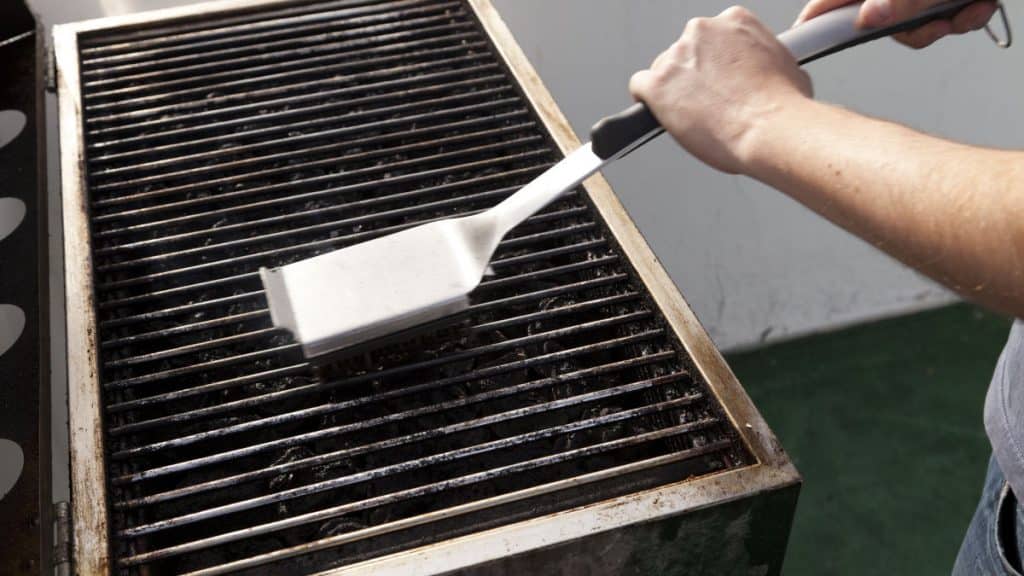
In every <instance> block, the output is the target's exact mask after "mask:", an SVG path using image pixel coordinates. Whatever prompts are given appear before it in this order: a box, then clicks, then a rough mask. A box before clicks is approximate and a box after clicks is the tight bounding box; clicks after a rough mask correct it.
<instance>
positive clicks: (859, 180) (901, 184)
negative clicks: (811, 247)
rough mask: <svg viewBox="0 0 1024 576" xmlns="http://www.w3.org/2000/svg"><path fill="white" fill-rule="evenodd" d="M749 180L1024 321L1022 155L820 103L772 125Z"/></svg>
mask: <svg viewBox="0 0 1024 576" xmlns="http://www.w3.org/2000/svg"><path fill="white" fill-rule="evenodd" d="M763 120H764V121H763V122H761V123H759V124H758V125H757V127H756V128H755V129H754V130H753V132H752V135H751V137H750V141H749V142H748V145H749V147H748V150H749V155H748V156H747V157H746V160H747V165H746V168H747V173H748V174H749V175H751V176H753V177H755V178H757V179H758V180H761V181H763V182H765V183H766V184H768V185H770V186H772V187H774V188H776V189H778V190H781V191H783V192H785V193H786V194H788V195H789V196H791V197H793V198H795V199H796V200H798V201H799V202H801V203H803V204H804V205H806V206H807V207H809V208H811V209H812V210H814V211H815V212H817V213H819V214H821V215H822V216H824V217H826V218H828V219H829V220H831V221H832V222H834V223H836V224H838V225H840V226H842V227H843V228H846V229H847V230H849V231H850V232H852V233H854V234H856V235H858V236H860V237H862V238H864V239H866V240H868V241H870V242H872V243H873V244H874V245H875V246H877V247H878V248H880V249H882V250H885V251H886V252H888V253H890V254H892V255H893V256H895V257H897V258H899V259H900V260H902V261H903V262H905V263H906V264H908V265H910V266H912V267H914V268H916V269H918V270H920V271H922V272H924V273H925V274H927V275H929V276H931V277H932V278H934V279H935V280H938V281H939V282H941V283H943V284H945V285H947V286H949V287H951V288H953V289H954V290H956V291H957V292H959V293H961V294H962V295H964V296H966V297H968V298H971V299H973V300H976V301H978V302H980V303H982V304H985V305H988V306H990V307H992V308H995V309H997V310H1000V311H1002V312H1006V313H1009V314H1012V315H1015V316H1018V317H1024V152H1018V151H1001V150H991V149H982V148H975V147H970V146H964V145H961V144H956V143H952V142H948V141H945V140H941V139H938V138H934V137H931V136H927V135H924V134H920V133H918V132H915V131H913V130H910V129H908V128H905V127H902V126H899V125H896V124H892V123H889V122H883V121H879V120H875V119H871V118H866V117H864V116H860V115H857V114H855V113H853V112H850V111H847V110H843V109H841V108H837V107H833V106H829V105H826V104H822V103H819V102H815V101H813V100H809V99H808V100H806V101H804V102H802V103H801V104H796V105H792V106H790V107H787V108H785V109H783V110H780V111H779V113H777V114H775V115H773V116H771V117H768V118H764V119H763Z"/></svg>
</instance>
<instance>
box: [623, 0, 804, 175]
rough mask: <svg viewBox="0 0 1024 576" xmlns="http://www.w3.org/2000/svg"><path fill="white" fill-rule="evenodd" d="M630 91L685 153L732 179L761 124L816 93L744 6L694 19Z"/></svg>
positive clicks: (637, 77)
mask: <svg viewBox="0 0 1024 576" xmlns="http://www.w3.org/2000/svg"><path fill="white" fill-rule="evenodd" d="M629 89H630V92H632V94H633V97H634V98H636V99H637V100H640V101H642V102H644V103H646V104H647V107H648V108H650V110H651V112H652V113H653V114H654V116H655V117H656V118H657V119H658V121H659V122H660V123H661V125H662V126H664V127H665V129H666V130H667V131H668V132H669V133H670V134H672V136H673V137H674V138H675V139H676V141H678V142H679V144H680V145H681V146H682V147H683V148H685V149H686V150H687V151H689V152H690V153H691V154H693V155H694V156H696V157H697V158H699V159H700V160H702V161H704V162H705V163H707V164H709V165H711V166H712V167H714V168H717V169H719V170H722V171H724V172H729V173H734V174H735V173H740V172H743V171H744V170H745V168H746V164H747V160H748V156H747V152H748V150H747V149H746V148H748V146H747V144H748V142H749V140H750V139H749V138H748V136H750V135H751V134H752V132H753V131H754V130H755V129H756V127H757V124H758V123H759V122H760V121H761V120H763V119H764V118H766V117H768V116H770V115H772V114H774V113H775V112H777V111H779V110H781V109H782V108H784V107H786V106H790V105H793V104H795V103H796V102H798V101H800V100H809V99H810V96H811V92H812V90H811V81H810V77H809V76H807V74H806V73H805V72H804V71H803V70H802V69H801V68H800V67H799V65H798V64H797V63H796V61H795V60H794V59H793V56H792V55H791V54H790V53H789V50H787V49H786V47H785V46H783V45H782V44H781V43H780V42H779V41H778V40H777V39H776V38H775V35H774V34H772V32H771V31H769V30H768V29H767V28H766V27H765V26H764V25H763V24H762V23H761V22H760V21H759V20H758V19H757V17H756V16H754V15H753V14H752V13H750V12H749V11H748V10H746V9H744V8H739V7H733V8H730V9H728V10H726V11H725V12H722V13H721V14H720V15H719V16H717V17H715V18H695V19H693V20H690V21H689V22H688V23H687V24H686V28H685V30H684V31H683V35H682V36H681V37H680V38H679V39H678V40H676V42H675V43H674V44H672V45H671V46H670V47H669V48H668V49H667V50H665V51H664V52H663V53H662V54H661V55H659V56H658V57H657V58H656V59H655V60H654V64H653V65H651V68H650V69H649V70H642V71H640V72H637V73H636V74H634V75H633V77H632V79H631V80H630V82H629Z"/></svg>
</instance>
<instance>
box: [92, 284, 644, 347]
mask: <svg viewBox="0 0 1024 576" xmlns="http://www.w3.org/2000/svg"><path fill="white" fill-rule="evenodd" d="M627 278H628V277H627V276H626V275H622V274H620V275H614V276H609V277H604V278H598V279H597V280H589V281H585V282H579V283H573V284H568V285H564V286H557V287H555V288H549V289H547V290H539V291H535V292H528V293H525V294H521V295H519V296H512V297H508V298H502V299H498V300H492V301H488V302H482V303H479V304H476V305H475V306H474V308H473V310H474V311H476V312H482V311H484V310H493V308H500V307H504V306H512V305H519V304H522V303H524V302H528V301H534V300H540V299H542V298H547V297H551V296H557V295H561V294H566V293H569V292H577V291H583V290H587V289H590V288H595V287H602V286H608V285H610V284H615V283H618V282H622V281H624V280H626V279H627ZM262 294H263V292H262V291H255V292H251V293H250V294H248V296H250V297H256V296H261V295H262ZM231 301H238V297H233V296H232V300H231ZM188 310H189V311H191V310H195V308H188ZM183 312H187V311H176V312H175V313H174V314H182V313H183ZM169 314H170V313H167V314H164V315H163V316H168V315H169ZM266 314H267V308H266V306H261V307H258V308H255V310H253V311H251V312H246V313H242V314H232V315H229V316H224V317H220V318H214V319H210V320H205V321H201V322H194V323H189V324H179V325H177V326H174V327H172V328H166V329H161V330H154V331H151V332H142V333H140V334H132V335H130V336H121V337H117V338H111V339H106V340H103V341H102V342H100V345H101V346H102V347H103V348H112V347H117V346H123V345H130V344H133V343H137V342H142V341H146V340H153V339H159V338H162V337H164V336H175V335H181V334H187V333H190V332H199V331H202V330H207V329H210V328H219V327H222V326H227V325H230V324H237V323H241V322H246V321H251V320H256V319H260V318H264V317H265V316H266ZM143 316H144V318H141V317H139V318H119V319H117V320H119V321H121V322H119V323H118V324H114V323H109V324H108V326H124V325H126V324H128V323H129V321H131V322H146V321H152V320H154V319H155V318H158V317H153V316H145V315H143Z"/></svg>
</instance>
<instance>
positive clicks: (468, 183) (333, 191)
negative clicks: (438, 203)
mask: <svg viewBox="0 0 1024 576" xmlns="http://www.w3.org/2000/svg"><path fill="white" fill-rule="evenodd" d="M514 158H518V156H517V157H514ZM506 160H508V158H494V159H491V160H485V161H478V162H470V163H469V164H463V165H462V166H461V167H462V168H465V169H467V170H468V169H471V168H480V167H483V168H485V169H487V168H491V167H495V166H500V165H501V164H503V163H505V161H506ZM550 166H551V164H550V163H544V164H539V165H534V166H528V167H525V168H516V169H511V170H503V171H501V172H498V173H497V174H491V175H488V176H476V177H469V178H465V179H461V180H455V181H453V182H448V183H445V184H441V185H436V186H426V187H421V188H417V189H415V190H404V191H402V192H398V193H393V194H384V195H380V196H374V197H371V198H365V199H353V200H352V201H351V202H348V203H346V204H347V205H349V206H354V207H356V208H363V207H366V206H371V205H374V204H377V203H383V202H390V201H395V200H403V201H414V200H417V199H420V198H424V197H429V196H432V195H435V194H441V193H446V192H455V191H459V190H462V189H465V188H470V187H474V188H478V187H481V186H484V185H488V184H491V183H493V182H495V181H501V180H505V179H508V180H517V179H520V178H524V177H527V176H530V175H534V174H538V173H540V172H542V171H544V170H545V169H547V168H548V167H550ZM436 176H437V173H436V172H435V173H431V174H428V175H425V176H423V178H424V179H429V178H431V177H436ZM410 180H416V178H409V177H408V175H403V176H393V177H390V178H383V179H381V180H378V185H379V186H378V191H379V189H386V188H388V187H391V186H394V185H396V184H404V183H406V182H408V181H410ZM371 190H372V185H370V184H367V183H359V184H350V185H348V186H343V187H335V188H328V189H326V190H318V191H315V192H305V193H298V194H295V195H293V196H289V197H285V198H272V199H269V200H259V201H256V202H250V203H248V204H242V205H235V206H230V207H228V208H211V209H208V210H204V211H200V212H197V213H192V214H187V215H183V216H177V217H172V218H166V219H164V220H156V221H150V222H144V223H140V224H133V225H128V226H124V227H122V228H111V229H108V230H106V231H98V232H97V233H96V235H97V236H98V237H101V238H105V237H108V236H116V235H121V234H128V233H132V232H143V231H146V230H151V229H153V228H160V227H170V226H180V225H182V224H187V223H190V222H195V221H196V220H203V219H211V218H218V219H219V218H224V217H225V216H230V215H234V214H238V213H243V212H253V211H256V210H261V209H267V208H279V207H284V206H288V205H289V204H299V203H302V202H309V201H314V200H325V199H327V198H331V197H333V196H337V195H338V194H346V193H351V194H356V193H358V192H366V191H371ZM227 194H231V193H230V192H229V193H225V194H222V195H221V196H225V195H227ZM235 197H242V198H244V197H245V195H244V194H237V195H235V196H232V198H235ZM189 202H192V201H189ZM176 204H178V205H179V206H180V204H181V203H180V202H179V203H176ZM215 230H216V229H214V231H215Z"/></svg>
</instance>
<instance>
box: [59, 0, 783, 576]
mask: <svg viewBox="0 0 1024 576" xmlns="http://www.w3.org/2000/svg"><path fill="white" fill-rule="evenodd" d="M467 2H468V4H469V6H470V7H471V9H472V12H473V15H474V16H475V17H476V19H477V20H478V22H479V23H480V24H481V26H482V28H483V30H484V31H485V32H486V35H487V36H488V38H489V40H490V42H491V43H492V45H493V47H494V49H495V51H496V52H497V54H498V55H499V56H500V58H501V60H502V61H503V63H504V65H505V66H506V67H507V69H508V71H509V72H510V73H511V74H512V76H513V77H514V78H515V80H516V82H517V83H518V84H519V87H520V89H521V90H522V93H523V95H524V96H525V98H526V100H527V101H528V103H529V105H530V106H531V107H532V108H533V110H534V112H535V113H536V115H537V117H538V118H539V119H540V121H541V123H542V125H543V127H544V129H546V130H547V131H548V133H549V134H550V135H551V137H552V139H553V141H554V143H555V144H556V145H557V146H558V148H559V149H560V150H561V151H562V152H563V153H566V154H567V153H568V152H570V151H572V150H574V149H575V148H576V147H578V146H579V144H580V143H579V140H578V139H577V137H576V135H575V134H574V133H573V131H572V129H571V128H570V126H569V124H568V122H567V120H566V119H565V117H564V116H563V115H562V113H561V112H560V110H559V109H558V107H557V105H556V104H555V102H554V99H553V98H552V96H551V94H550V93H549V92H548V91H547V89H546V88H545V87H544V85H543V83H542V82H541V80H540V78H539V76H538V75H537V73H536V71H535V70H534V69H533V67H532V66H531V65H530V63H529V62H528V61H527V59H526V57H525V55H524V54H523V52H522V51H521V49H520V48H519V46H518V44H517V43H516V41H515V40H514V38H513V36H512V34H511V32H510V31H509V30H508V28H507V27H506V25H505V24H504V22H503V21H502V19H501V17H500V15H499V14H498V12H497V10H496V9H495V8H494V6H493V5H492V4H491V2H490V0H467ZM289 3H291V0H218V1H214V2H207V3H201V4H194V5H191V6H186V7H181V8H172V9H167V10H159V11H154V12H148V13H142V14H137V15H129V16H122V17H112V18H103V19H97V20H90V21H86V22H80V23H75V24H66V25H60V26H55V27H54V31H53V39H54V52H55V56H56V65H57V89H58V106H59V108H58V109H59V120H60V149H61V170H62V183H61V188H62V195H63V199H62V203H63V219H64V220H63V224H64V250H65V254H64V256H65V264H64V265H65V277H66V287H67V288H66V291H65V294H66V295H65V298H66V307H67V356H68V382H69V392H68V394H69V400H68V401H69V407H70V414H69V426H70V430H71V485H72V518H73V530H74V551H73V557H74V561H75V566H76V570H77V571H78V572H79V573H82V574H106V573H110V571H111V561H110V548H109V543H110V542H109V536H108V530H109V518H108V510H107V506H108V501H109V500H108V497H107V493H106V486H107V478H106V476H105V469H104V460H105V457H106V456H105V455H106V451H105V449H104V445H103V432H102V431H103V415H102V406H101V395H100V392H101V387H100V380H99V373H100V372H99V357H100V356H99V345H98V342H97V335H96V328H95V327H96V308H95V307H96V303H95V301H94V294H95V292H94V287H93V264H92V246H91V240H90V232H89V203H88V198H87V194H88V188H87V186H86V182H85V169H84V162H85V149H84V142H85V138H84V129H83V117H82V110H81V108H80V103H81V102H82V93H81V87H80V75H79V60H78V58H79V46H78V39H79V36H80V35H82V34H86V33H91V32H100V31H108V32H109V31H112V30H115V29H117V30H125V29H130V28H134V27H137V26H142V25H147V24H152V23H156V22H160V23H164V24H166V23H170V22H172V21H189V20H194V19H197V18H200V17H205V16H209V15H211V14H216V13H224V12H231V13H234V14H239V13H244V12H247V11H250V10H257V9H261V8H266V7H273V6H277V5H284V4H289ZM583 189H584V191H585V193H586V195H587V197H588V198H589V201H590V203H591V204H592V205H593V206H594V207H596V209H597V211H598V213H599V214H600V215H601V217H602V219H603V220H604V224H605V226H606V228H607V231H608V232H610V233H611V235H612V237H613V238H614V240H615V242H616V243H617V244H618V245H619V247H620V248H621V250H622V251H623V252H624V253H625V255H626V259H627V260H628V262H629V268H631V269H632V270H631V271H632V273H633V274H634V275H635V276H636V278H637V279H638V280H639V281H640V283H642V284H643V285H644V286H645V287H646V289H647V290H648V292H649V295H650V297H651V299H652V301H653V303H654V305H655V306H656V307H657V308H658V309H659V310H660V311H661V313H662V314H663V316H664V318H665V319H666V320H667V322H668V325H669V327H670V328H671V331H672V333H673V336H674V337H675V338H676V339H678V340H679V342H681V343H682V345H683V347H684V348H685V350H686V352H687V353H688V354H689V356H690V359H691V361H692V362H693V364H694V366H695V368H696V369H697V370H698V371H699V372H700V373H701V375H702V376H703V378H704V380H705V382H706V383H707V386H708V388H709V389H710V392H711V393H712V394H713V395H714V396H715V397H716V399H717V400H718V402H719V404H720V406H721V407H722V410H723V411H724V412H725V414H726V416H727V418H728V419H729V420H730V422H731V424H732V426H733V428H734V429H735V430H736V431H737V432H738V433H739V435H740V437H741V439H742V442H743V443H744V444H745V446H746V448H747V450H748V451H749V453H750V454H751V455H752V456H753V458H754V460H755V462H754V463H753V464H751V465H749V466H746V467H741V468H737V469H731V470H726V471H723V472H717V473H714V474H709V475H706V476H703V477H700V478H696V479H692V480H686V481H682V482H677V483H673V484H669V485H665V486H661V487H658V488H655V489H649V490H643V491H639V492H636V493H633V494H629V495H627V496H622V497H619V498H614V499H610V500H606V501H602V502H598V503H596V504H591V505H587V506H582V507H579V508H576V509H574V510H569V511H567V512H562V513H556V514H551V515H547V516H541V517H537V518H533V519H529V520H525V521H520V522H516V523H513V524H509V525H506V526H502V527H499V528H494V529H490V530H485V531H483V532H478V533H474V534H470V535H466V536H462V537H457V538H453V539H450V540H446V541H443V542H438V543H435V544H430V545H426V546H422V547H420V548H416V549H412V550H408V551H405V552H399V553H395V554H391V555H388V556H384V557H381V558H376V559H372V560H366V561H363V562H358V563H356V564H352V565H349V566H345V567H342V568H338V569H334V570H332V571H330V572H329V573H331V574H369V573H373V574H408V573H412V572H410V570H413V569H415V572H416V573H441V572H448V571H453V570H459V569H468V568H470V567H475V566H481V565H485V564H488V563H492V562H495V561H499V560H501V559H502V558H506V557H509V556H513V555H527V554H529V553H532V552H537V551H540V550H542V549H551V548H552V547H558V546H559V545H566V544H570V545H571V544H572V543H578V544H580V545H581V548H580V551H581V552H585V550H586V544H583V542H584V540H585V539H586V538H587V537H590V536H592V535H594V534H603V533H608V532H610V531H614V530H617V529H622V528H625V527H629V526H633V525H637V524H639V523H649V522H655V521H659V520H666V519H670V518H674V517H678V516H680V515H683V514H685V513H692V512H695V511H699V510H703V509H707V508H708V507H710V506H712V505H715V504H721V503H726V502H735V501H739V500H745V499H752V498H756V497H758V496H759V495H762V494H766V493H773V494H774V493H783V492H785V493H787V494H793V495H794V496H795V491H796V489H797V487H798V486H799V484H800V476H799V473H798V472H797V471H796V469H795V467H794V466H793V465H792V464H791V462H790V461H789V459H788V457H787V455H786V454H785V452H784V451H783V450H782V448H781V446H780V445H779V443H778V441H777V439H776V438H775V436H774V434H773V433H772V432H771V430H770V429H769V428H768V426H767V425H766V423H765V422H764V420H763V418H762V417H761V415H760V414H759V413H758V411H757V409H756V408H755V407H754V405H753V404H752V402H751V400H750V398H749V397H748V396H747V394H746V392H745V391H744V390H743V388H742V387H741V386H740V384H739V382H738V381H737V380H736V377H735V376H734V375H733V373H732V371H731V370H730V369H729V367H728V366H727V364H726V363H725V361H724V359H723V358H722V356H721V354H720V353H719V352H718V350H717V348H716V347H715V346H714V344H713V342H712V341H711V339H710V337H709V336H708V334H707V333H706V331H705V330H704V329H703V327H702V326H701V325H700V322H699V321H698V319H697V318H696V316H695V315H694V313H693V311H692V310H691V309H690V307H689V306H688V305H687V303H686V301H685V299H684V298H683V296H682V294H681V293H680V292H679V290H678V288H677V287H676V286H675V284H674V283H673V282H672V280H671V279H670V277H669V276H668V274H667V272H666V271H665V269H664V268H663V267H662V265H661V264H660V262H659V261H658V260H657V258H656V256H655V255H654V253H653V252H652V250H651V249H650V247H649V246H648V245H647V243H646V241H645V240H644V239H643V237H642V236H641V234H640V232H639V230H638V229H637V228H636V226H635V224H634V223H633V222H632V220H631V219H630V218H629V216H628V214H627V213H626V211H625V209H624V207H623V206H622V205H621V203H620V202H619V201H618V199H617V197H616V196H615V194H614V192H613V191H612V189H611V187H610V186H609V185H608V183H607V181H606V180H605V179H604V178H603V176H601V175H600V174H597V175H595V176H592V177H591V178H590V179H588V180H587V181H586V182H585V183H584V184H583ZM791 512H792V511H791V510H790V514H791Z"/></svg>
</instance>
